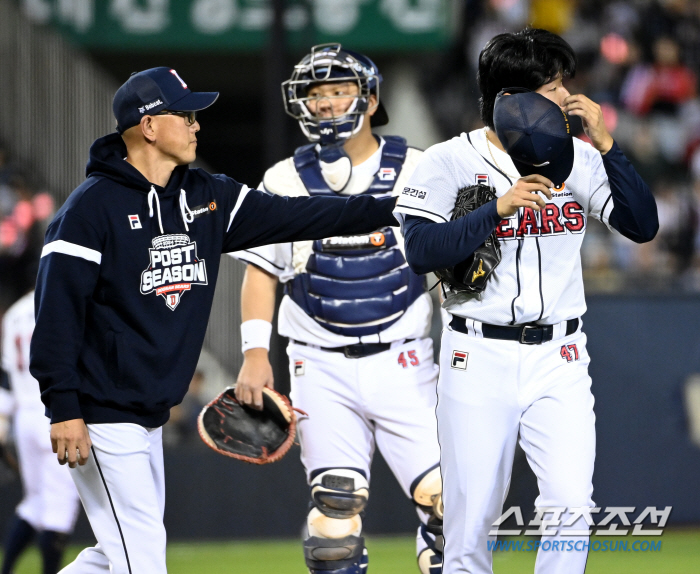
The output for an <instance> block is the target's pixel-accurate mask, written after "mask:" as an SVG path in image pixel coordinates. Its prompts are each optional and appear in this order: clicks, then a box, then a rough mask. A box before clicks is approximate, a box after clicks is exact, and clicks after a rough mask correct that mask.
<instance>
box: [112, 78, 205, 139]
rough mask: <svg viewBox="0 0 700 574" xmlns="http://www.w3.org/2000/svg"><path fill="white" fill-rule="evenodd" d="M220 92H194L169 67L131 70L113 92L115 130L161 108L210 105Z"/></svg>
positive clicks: (189, 108) (188, 108) (191, 109)
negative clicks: (125, 79)
mask: <svg viewBox="0 0 700 574" xmlns="http://www.w3.org/2000/svg"><path fill="white" fill-rule="evenodd" d="M218 97H219V92H193V91H191V90H190V89H189V88H188V87H187V84H185V82H184V81H183V80H182V78H181V77H180V76H179V75H178V73H177V72H176V71H175V70H173V69H172V68H166V67H162V66H161V67H159V68H151V69H150V70H144V71H143V72H134V73H133V74H131V77H130V78H129V79H128V80H127V81H126V82H124V84H122V87H121V88H119V89H118V90H117V93H116V94H114V100H113V102H112V111H113V112H114V117H115V118H116V119H117V131H118V132H119V133H120V134H121V133H124V131H125V130H128V129H129V128H131V127H133V126H136V125H138V124H139V122H140V121H141V118H142V117H143V116H145V115H151V116H152V115H155V114H157V113H158V112H162V111H163V110H170V111H173V112H198V111H199V110H203V109H204V108H208V107H209V106H211V105H212V104H213V103H214V102H215V101H216V99H217V98H218Z"/></svg>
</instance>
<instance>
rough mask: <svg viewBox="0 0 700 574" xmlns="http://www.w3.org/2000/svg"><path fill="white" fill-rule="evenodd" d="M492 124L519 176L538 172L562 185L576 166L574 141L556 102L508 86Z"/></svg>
mask: <svg viewBox="0 0 700 574" xmlns="http://www.w3.org/2000/svg"><path fill="white" fill-rule="evenodd" d="M506 94H508V95H506ZM493 123H494V127H495V128H496V135H497V136H498V139H499V140H501V143H502V144H503V147H504V148H505V150H506V152H507V153H508V155H509V156H510V158H511V159H512V160H513V163H514V164H515V167H516V169H517V170H518V173H520V175H522V176H525V175H531V174H535V173H536V174H539V175H542V176H544V177H547V178H549V179H550V180H552V183H553V184H554V186H555V187H561V185H562V184H563V183H564V181H566V178H567V177H569V175H570V174H571V170H572V169H573V166H574V140H573V137H572V136H571V126H570V123H569V118H568V116H567V115H566V113H565V112H564V111H563V110H562V109H561V108H560V107H559V106H558V105H557V104H555V103H554V102H552V101H551V100H548V99H547V98H545V97H544V96H542V95H541V94H538V93H536V92H531V91H529V90H526V89H525V88H506V89H504V90H501V92H500V93H499V94H498V96H497V97H496V103H495V105H494V109H493Z"/></svg>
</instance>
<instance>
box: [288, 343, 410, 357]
mask: <svg viewBox="0 0 700 574" xmlns="http://www.w3.org/2000/svg"><path fill="white" fill-rule="evenodd" d="M411 341H415V339H406V340H405V341H404V342H403V343H401V344H402V345H404V344H406V343H410V342H411ZM294 344H295V345H304V346H305V347H313V348H315V349H321V351H328V352H329V353H343V355H345V357H346V358H348V359H361V358H362V357H369V356H370V355H376V354H377V353H383V352H384V351H388V350H389V349H391V345H392V343H355V344H354V345H345V346H344V347H319V346H317V345H310V344H309V343H304V342H303V341H294Z"/></svg>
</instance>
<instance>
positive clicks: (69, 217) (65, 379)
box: [30, 202, 102, 468]
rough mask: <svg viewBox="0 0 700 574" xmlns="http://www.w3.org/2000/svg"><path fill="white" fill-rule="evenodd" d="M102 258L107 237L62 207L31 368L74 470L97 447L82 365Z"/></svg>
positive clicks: (61, 454) (44, 267) (56, 446)
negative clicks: (83, 395) (83, 407)
mask: <svg viewBox="0 0 700 574" xmlns="http://www.w3.org/2000/svg"><path fill="white" fill-rule="evenodd" d="M67 204H68V202H67ZM101 259H102V254H101V239H100V235H99V234H98V232H97V231H96V230H95V229H94V228H93V226H92V225H91V224H90V223H89V222H87V221H85V220H84V219H82V218H81V217H79V216H77V215H75V214H72V213H67V212H66V211H64V210H63V209H62V210H60V211H59V212H58V214H57V215H56V218H55V219H54V220H53V222H52V223H51V225H49V228H48V230H47V232H46V244H45V245H44V249H43V251H42V253H41V260H40V262H39V275H38V277H37V284H36V294H35V308H36V328H35V330H34V334H33V336H32V342H31V351H30V352H31V360H30V372H31V374H32V375H33V376H34V378H35V379H37V380H38V381H39V387H40V389H41V400H42V402H43V403H44V404H45V405H46V407H47V410H48V411H49V412H50V414H51V443H52V446H53V451H54V452H55V453H57V454H58V461H59V462H60V463H61V464H65V463H66V462H67V463H68V464H69V465H70V466H71V468H73V467H74V466H75V465H76V463H77V464H80V465H83V464H85V463H86V462H87V459H88V456H89V452H90V446H91V443H90V437H89V435H88V431H87V427H86V426H85V423H84V422H83V420H82V414H81V411H80V404H79V402H78V389H79V387H80V377H79V374H78V367H77V364H78V356H79V354H80V350H81V348H82V345H83V336H84V330H85V314H86V308H87V302H88V300H89V299H90V297H91V295H92V294H93V291H94V290H95V285H96V284H97V278H98V274H99V269H100V261H101Z"/></svg>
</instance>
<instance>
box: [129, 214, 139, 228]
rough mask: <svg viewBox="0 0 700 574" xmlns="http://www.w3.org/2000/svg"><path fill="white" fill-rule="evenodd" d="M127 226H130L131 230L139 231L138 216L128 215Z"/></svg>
mask: <svg viewBox="0 0 700 574" xmlns="http://www.w3.org/2000/svg"><path fill="white" fill-rule="evenodd" d="M129 225H130V226H131V229H141V220H140V219H139V216H138V215H130V216H129Z"/></svg>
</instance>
